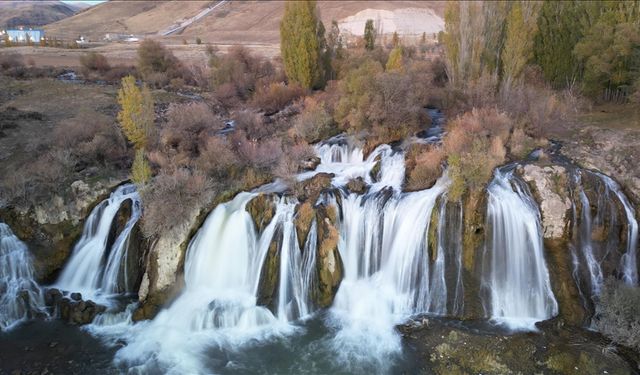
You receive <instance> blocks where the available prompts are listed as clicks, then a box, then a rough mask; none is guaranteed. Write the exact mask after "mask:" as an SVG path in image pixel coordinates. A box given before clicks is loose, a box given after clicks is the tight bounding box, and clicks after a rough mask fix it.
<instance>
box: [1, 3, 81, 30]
mask: <svg viewBox="0 0 640 375" xmlns="http://www.w3.org/2000/svg"><path fill="white" fill-rule="evenodd" d="M78 10H79V8H78V7H75V6H72V5H68V4H65V3H63V2H61V1H1V2H0V28H15V27H18V26H43V25H46V24H49V23H52V22H56V21H59V20H62V19H65V18H67V17H70V16H72V15H74V14H75V13H76V12H77V11H78Z"/></svg>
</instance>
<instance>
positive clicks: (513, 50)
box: [502, 1, 540, 95]
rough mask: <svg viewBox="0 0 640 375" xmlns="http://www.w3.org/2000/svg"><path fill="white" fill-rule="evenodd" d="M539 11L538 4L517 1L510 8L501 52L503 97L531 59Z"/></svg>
mask: <svg viewBox="0 0 640 375" xmlns="http://www.w3.org/2000/svg"><path fill="white" fill-rule="evenodd" d="M539 11H540V5H539V3H537V2H533V1H531V2H529V1H518V2H515V3H513V5H512V6H511V10H510V11H509V16H508V17H507V30H506V35H505V41H504V49H503V50H502V86H503V87H502V88H503V91H504V94H505V95H508V92H509V89H510V88H511V87H512V86H513V84H514V83H515V82H516V81H517V80H518V79H520V77H521V76H522V72H523V71H524V68H525V66H526V65H527V64H528V63H529V61H530V60H531V59H532V58H533V41H534V38H535V35H536V33H537V31H538V24H537V20H538V14H539Z"/></svg>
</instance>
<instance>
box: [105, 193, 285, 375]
mask: <svg viewBox="0 0 640 375" xmlns="http://www.w3.org/2000/svg"><path fill="white" fill-rule="evenodd" d="M254 196H255V195H254V194H252V193H241V194H239V195H238V196H236V198H234V199H233V200H232V201H231V202H228V203H225V204H221V205H219V206H217V207H216V209H215V210H213V211H212V212H211V214H210V215H209V216H208V218H207V219H206V221H205V223H204V224H203V226H202V227H201V228H200V230H199V231H198V233H197V234H196V236H195V237H194V239H193V240H192V241H191V243H190V244H189V247H188V249H187V255H186V260H185V288H184V290H183V292H182V294H181V295H180V296H179V297H178V298H177V299H176V300H175V301H173V303H172V304H171V305H170V306H169V307H168V308H166V309H164V310H162V311H161V312H160V313H159V314H158V315H157V317H156V318H155V319H153V320H152V321H149V322H144V323H141V324H137V325H135V326H134V327H135V328H134V329H133V330H132V334H130V335H129V343H128V345H127V346H126V347H125V348H123V349H122V350H120V351H119V352H118V353H117V356H116V360H117V362H118V363H120V364H122V365H125V366H133V367H134V368H135V367H139V369H140V370H141V371H145V372H146V371H151V372H152V371H154V369H158V368H161V369H163V371H166V370H167V369H168V371H170V372H175V373H206V372H208V371H207V370H205V369H204V368H203V367H202V365H203V363H204V362H205V361H204V358H202V356H203V355H204V354H203V353H204V352H205V351H206V349H207V348H209V347H215V346H228V347H230V348H233V347H237V346H241V345H242V344H244V343H246V342H248V341H250V340H249V339H254V340H260V339H261V338H262V339H264V338H266V337H271V336H272V335H278V334H281V333H283V332H289V331H290V330H291V328H290V326H289V325H288V324H286V322H283V321H281V320H279V319H278V317H276V316H274V315H273V314H272V313H271V311H269V310H268V309H267V308H265V307H262V306H258V305H257V304H256V293H257V287H258V281H259V280H258V278H259V275H260V269H261V267H262V261H263V260H264V259H265V256H266V253H267V251H268V248H269V244H270V243H271V239H272V237H273V233H274V230H275V227H276V226H277V225H279V222H280V220H281V217H282V216H285V217H286V216H287V215H290V214H291V208H290V205H289V204H287V203H285V202H283V205H284V207H281V208H282V209H280V210H279V211H278V212H277V214H276V217H275V218H274V220H272V221H271V223H270V224H269V225H268V226H267V228H265V230H264V231H263V233H262V234H261V235H260V234H259V233H256V230H255V228H254V225H253V222H252V220H251V217H250V215H249V213H248V212H247V211H246V210H245V206H246V204H247V203H248V202H249V201H250V200H251V199H252V198H253V197H254ZM281 290H282V288H281ZM285 295H287V296H289V295H290V294H288V293H285ZM278 305H279V308H282V309H284V310H286V309H287V305H288V304H287V303H285V302H282V303H279V304H278ZM281 314H282V315H283V316H286V314H287V312H286V311H282V312H281ZM279 315H280V314H279ZM282 320H285V318H284V317H283V319H282Z"/></svg>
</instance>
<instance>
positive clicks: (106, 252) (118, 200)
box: [55, 185, 141, 300]
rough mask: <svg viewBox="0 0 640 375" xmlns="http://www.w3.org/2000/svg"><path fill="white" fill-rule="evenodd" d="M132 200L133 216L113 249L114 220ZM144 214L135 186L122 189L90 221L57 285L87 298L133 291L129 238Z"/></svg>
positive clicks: (93, 213) (105, 202) (98, 297)
mask: <svg viewBox="0 0 640 375" xmlns="http://www.w3.org/2000/svg"><path fill="white" fill-rule="evenodd" d="M127 200H131V203H132V204H131V217H130V218H129V219H128V221H127V223H126V225H125V227H124V228H123V230H122V232H121V233H120V234H119V235H118V237H117V238H116V239H115V240H114V241H113V244H112V245H111V246H109V245H110V244H109V236H110V234H111V230H112V226H113V221H114V219H115V217H116V214H117V213H118V210H119V209H120V207H121V206H122V204H123V203H124V202H125V201H127ZM140 215H141V203H140V196H139V194H138V192H137V191H136V189H135V186H134V185H123V186H120V187H118V188H117V189H116V190H115V191H114V192H113V193H111V196H110V197H109V198H108V199H106V200H104V201H102V202H101V203H100V204H98V205H97V206H96V207H95V208H94V209H93V211H91V214H90V215H89V217H88V218H87V220H86V222H85V225H84V230H83V232H82V237H81V238H80V240H79V241H78V243H77V244H76V245H75V247H74V249H73V253H72V255H71V258H70V259H69V261H68V262H67V264H66V265H65V267H64V269H63V271H62V274H61V275H60V277H59V279H58V281H57V282H56V284H55V286H56V287H57V288H60V289H62V290H65V291H70V292H81V293H82V294H83V298H85V299H86V298H92V299H97V300H102V297H104V296H109V295H113V294H116V293H121V292H127V291H130V289H131V287H133V286H132V285H128V278H127V277H126V275H127V269H126V267H127V262H126V259H127V250H128V248H129V235H130V234H131V230H132V229H133V227H134V225H135V224H136V223H137V221H138V219H139V218H140Z"/></svg>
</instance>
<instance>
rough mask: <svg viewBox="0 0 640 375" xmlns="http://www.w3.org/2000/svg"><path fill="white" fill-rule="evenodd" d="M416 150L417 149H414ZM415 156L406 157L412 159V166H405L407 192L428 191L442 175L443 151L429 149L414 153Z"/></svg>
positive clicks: (433, 148) (438, 148)
mask: <svg viewBox="0 0 640 375" xmlns="http://www.w3.org/2000/svg"><path fill="white" fill-rule="evenodd" d="M414 149H415V150H417V148H414ZM415 153H417V155H410V154H411V151H410V152H409V153H408V155H407V157H408V158H410V159H413V165H411V166H410V165H407V167H408V172H409V173H408V175H409V179H408V181H407V190H409V191H415V190H423V189H428V188H430V187H431V186H433V184H434V183H435V182H436V180H437V179H438V178H439V177H440V176H441V175H442V164H443V162H444V158H445V155H444V151H443V150H442V148H440V147H429V148H427V149H426V150H421V151H417V152H415ZM407 164H409V163H407Z"/></svg>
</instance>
